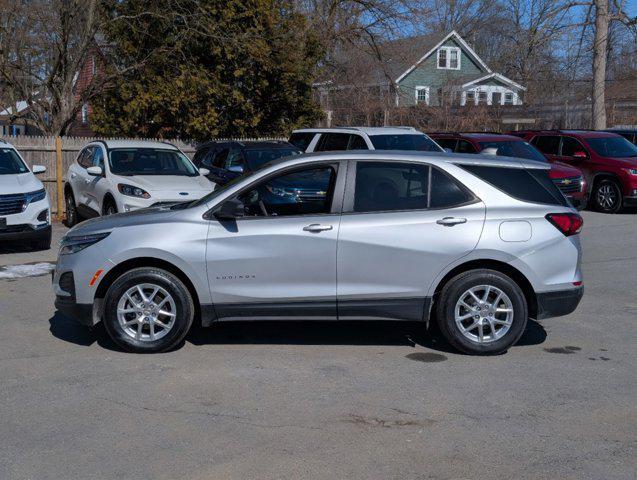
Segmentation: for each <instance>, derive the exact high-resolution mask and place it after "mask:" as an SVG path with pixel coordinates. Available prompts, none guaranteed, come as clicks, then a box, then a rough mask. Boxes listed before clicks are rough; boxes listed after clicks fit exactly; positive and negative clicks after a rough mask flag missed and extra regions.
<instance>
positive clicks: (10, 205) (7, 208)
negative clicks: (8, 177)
mask: <svg viewBox="0 0 637 480" xmlns="http://www.w3.org/2000/svg"><path fill="white" fill-rule="evenodd" d="M26 200H27V196H26V194H24V193H16V194H14V195H0V215H13V214H15V213H22V211H23V210H24V204H25V202H26Z"/></svg>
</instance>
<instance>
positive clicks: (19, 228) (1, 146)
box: [0, 140, 51, 250]
mask: <svg viewBox="0 0 637 480" xmlns="http://www.w3.org/2000/svg"><path fill="white" fill-rule="evenodd" d="M45 171H46V168H45V167H43V166H41V165H34V166H33V169H32V170H29V167H27V165H26V163H25V162H24V160H23V159H22V157H21V156H20V154H19V153H18V151H17V150H16V149H15V148H14V147H13V145H11V144H9V143H6V142H4V141H2V140H0V241H4V240H17V241H20V242H29V243H30V244H31V246H32V247H34V248H36V249H38V250H48V249H49V248H50V246H51V213H50V212H51V204H50V203H49V197H48V195H47V194H46V190H45V189H44V185H42V182H41V181H40V180H38V179H37V178H36V177H35V175H34V174H35V173H42V172H45Z"/></svg>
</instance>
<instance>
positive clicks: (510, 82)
mask: <svg viewBox="0 0 637 480" xmlns="http://www.w3.org/2000/svg"><path fill="white" fill-rule="evenodd" d="M491 79H494V80H497V81H499V82H502V83H506V84H508V85H509V86H511V87H514V88H517V89H518V90H526V87H523V86H522V85H520V84H519V83H515V82H514V81H513V80H511V79H510V78H507V77H505V76H504V75H502V74H500V73H496V72H492V73H490V74H488V75H485V76H483V77H480V78H476V79H475V80H471V81H470V82H467V83H464V84H463V85H462V88H467V87H470V86H471V85H475V84H476V83H480V82H484V81H485V80H491Z"/></svg>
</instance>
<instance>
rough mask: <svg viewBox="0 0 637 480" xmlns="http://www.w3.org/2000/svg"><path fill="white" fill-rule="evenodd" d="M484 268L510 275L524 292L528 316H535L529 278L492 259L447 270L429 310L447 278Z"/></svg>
mask: <svg viewBox="0 0 637 480" xmlns="http://www.w3.org/2000/svg"><path fill="white" fill-rule="evenodd" d="M485 268H486V269H490V270H495V271H497V272H500V273H503V274H504V275H507V276H508V277H510V278H511V279H512V280H513V281H514V282H515V283H517V284H518V286H519V287H520V289H521V290H522V292H523V293H524V298H525V299H526V303H527V305H528V308H529V317H531V318H536V316H537V313H538V304H537V295H536V293H535V289H534V288H533V285H532V284H531V282H530V281H529V279H528V278H527V277H526V275H524V274H523V273H522V272H521V271H520V270H518V269H517V268H515V267H514V266H512V265H510V264H508V263H506V262H503V261H500V260H494V259H475V260H469V261H467V262H465V263H462V264H460V265H457V266H455V267H454V268H452V269H451V270H449V271H448V272H447V273H446V274H445V276H444V277H442V279H441V280H440V281H439V282H438V284H437V285H436V288H435V290H434V294H433V301H432V302H431V311H432V312H434V311H435V306H436V302H437V301H438V298H439V296H440V291H441V290H442V289H443V287H444V286H445V285H446V284H447V283H448V282H449V280H451V279H452V278H453V277H455V276H456V275H459V274H461V273H464V272H467V271H469V270H479V269H485Z"/></svg>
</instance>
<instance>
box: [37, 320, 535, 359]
mask: <svg viewBox="0 0 637 480" xmlns="http://www.w3.org/2000/svg"><path fill="white" fill-rule="evenodd" d="M49 324H50V328H49V330H50V332H51V334H52V335H53V336H54V337H56V338H59V339H60V340H64V341H65V342H69V343H73V344H75V345H80V346H85V347H87V346H90V345H92V344H93V343H95V342H97V343H98V345H100V346H101V347H102V348H105V349H107V350H113V351H122V349H120V348H119V347H118V346H117V345H116V344H115V343H114V342H113V341H112V340H111V339H110V337H109V336H108V334H107V333H106V330H105V329H104V326H103V325H102V324H99V325H97V326H95V327H94V328H89V327H86V326H84V325H80V324H79V323H77V322H76V321H75V320H72V319H71V318H69V317H67V316H65V315H64V314H62V313H60V312H55V315H53V317H51V318H50V319H49ZM545 339H546V330H544V327H542V325H540V324H539V323H538V322H536V321H535V320H529V322H528V324H527V328H526V331H525V332H524V334H523V335H522V337H521V338H520V340H519V341H518V343H517V344H516V346H528V345H539V344H542V343H543V342H544V341H545ZM186 341H187V342H189V343H191V344H193V345H243V344H245V345H379V346H383V345H388V346H401V345H403V346H408V347H418V346H419V347H423V348H428V349H431V350H435V351H439V352H445V353H451V354H459V352H458V351H457V350H455V349H454V348H453V347H452V346H451V345H449V343H448V342H447V341H446V340H445V338H444V337H443V336H442V335H441V334H440V332H439V331H438V329H437V328H436V327H435V325H430V328H429V329H426V328H425V325H424V324H422V323H419V322H380V321H364V322H363V321H359V322H348V321H340V322H339V321H331V322H329V321H281V322H275V321H245V322H220V323H217V324H214V325H212V326H210V327H206V328H203V327H198V326H194V327H193V328H192V329H191V331H190V332H189V333H188V336H187V337H186ZM182 346H183V344H182V345H179V346H178V347H177V349H179V348H181V347H182ZM514 348H515V347H514Z"/></svg>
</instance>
